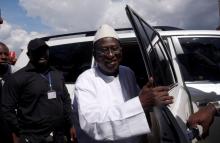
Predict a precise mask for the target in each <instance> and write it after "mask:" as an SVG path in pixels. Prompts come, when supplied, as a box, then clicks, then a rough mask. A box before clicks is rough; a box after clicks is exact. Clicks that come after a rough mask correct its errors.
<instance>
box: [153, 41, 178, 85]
mask: <svg viewBox="0 0 220 143" xmlns="http://www.w3.org/2000/svg"><path fill="white" fill-rule="evenodd" d="M160 45H161V44H160V43H156V44H155V45H154V46H153V49H150V51H149V56H150V61H151V65H152V72H153V77H154V79H155V81H156V83H157V84H158V85H171V84H173V83H174V78H173V73H172V70H171V64H170V63H169V60H168V58H167V56H166V54H165V51H164V49H163V48H162V47H161V46H160Z"/></svg>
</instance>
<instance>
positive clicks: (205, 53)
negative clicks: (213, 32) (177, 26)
mask: <svg viewBox="0 0 220 143" xmlns="http://www.w3.org/2000/svg"><path fill="white" fill-rule="evenodd" d="M179 42H180V44H181V46H182V51H183V52H182V53H179V54H177V57H178V60H179V62H180V64H181V65H180V68H181V70H182V71H184V72H182V73H183V77H184V80H185V81H202V80H209V81H216V80H217V81H219V80H220V74H219V73H220V38H218V37H190V38H179Z"/></svg>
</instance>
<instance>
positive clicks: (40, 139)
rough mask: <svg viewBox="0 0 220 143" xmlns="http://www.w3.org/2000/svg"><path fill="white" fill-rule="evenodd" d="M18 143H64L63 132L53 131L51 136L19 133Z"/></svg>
mask: <svg viewBox="0 0 220 143" xmlns="http://www.w3.org/2000/svg"><path fill="white" fill-rule="evenodd" d="M20 143H65V140H64V133H63V132H54V133H53V136H48V137H44V136H41V135H35V134H21V135H20Z"/></svg>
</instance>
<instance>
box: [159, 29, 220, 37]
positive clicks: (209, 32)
mask: <svg viewBox="0 0 220 143" xmlns="http://www.w3.org/2000/svg"><path fill="white" fill-rule="evenodd" d="M158 33H159V34H160V35H161V36H190V35H213V36H215V35H216V36H219V35H220V31H218V30H173V31H158Z"/></svg>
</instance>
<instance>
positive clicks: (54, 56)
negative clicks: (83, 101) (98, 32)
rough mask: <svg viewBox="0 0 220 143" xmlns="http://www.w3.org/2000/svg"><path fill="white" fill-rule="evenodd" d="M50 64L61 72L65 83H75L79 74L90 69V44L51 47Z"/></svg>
mask: <svg viewBox="0 0 220 143" xmlns="http://www.w3.org/2000/svg"><path fill="white" fill-rule="evenodd" d="M50 63H51V65H52V66H53V67H55V68H57V69H58V70H60V71H62V72H63V75H64V78H65V82H67V83H75V81H76V79H77V77H78V76H79V74H81V73H82V72H83V71H85V70H86V69H89V68H90V67H91V63H92V42H81V43H72V44H64V45H57V46H52V47H51V48H50Z"/></svg>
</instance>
